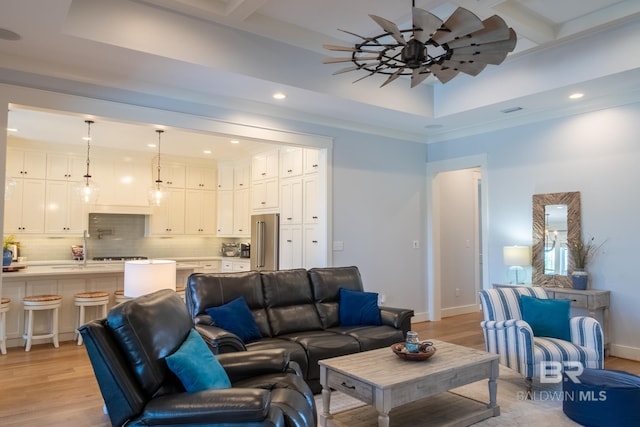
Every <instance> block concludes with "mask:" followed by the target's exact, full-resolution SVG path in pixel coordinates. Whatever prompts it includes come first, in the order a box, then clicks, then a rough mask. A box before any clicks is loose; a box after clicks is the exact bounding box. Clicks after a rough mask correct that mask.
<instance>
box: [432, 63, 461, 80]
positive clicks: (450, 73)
mask: <svg viewBox="0 0 640 427" xmlns="http://www.w3.org/2000/svg"><path fill="white" fill-rule="evenodd" d="M429 68H430V69H431V72H432V73H433V75H434V76H436V78H437V79H438V80H440V82H441V83H446V82H448V81H449V80H451V79H452V78H454V77H455V76H457V75H458V73H460V71H458V70H454V69H453V68H444V67H442V65H438V64H433V65H431V66H430V67H429Z"/></svg>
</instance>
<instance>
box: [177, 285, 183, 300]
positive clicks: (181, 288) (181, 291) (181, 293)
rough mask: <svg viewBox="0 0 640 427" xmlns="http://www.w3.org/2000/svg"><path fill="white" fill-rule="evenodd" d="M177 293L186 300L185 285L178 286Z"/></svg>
mask: <svg viewBox="0 0 640 427" xmlns="http://www.w3.org/2000/svg"><path fill="white" fill-rule="evenodd" d="M176 293H177V294H178V295H180V298H182V301H185V299H184V298H185V287H184V286H176Z"/></svg>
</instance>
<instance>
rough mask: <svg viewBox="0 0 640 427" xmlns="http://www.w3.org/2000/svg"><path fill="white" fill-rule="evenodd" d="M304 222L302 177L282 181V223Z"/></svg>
mask: <svg viewBox="0 0 640 427" xmlns="http://www.w3.org/2000/svg"><path fill="white" fill-rule="evenodd" d="M301 223H302V178H287V179H283V180H281V181H280V225H288V224H301Z"/></svg>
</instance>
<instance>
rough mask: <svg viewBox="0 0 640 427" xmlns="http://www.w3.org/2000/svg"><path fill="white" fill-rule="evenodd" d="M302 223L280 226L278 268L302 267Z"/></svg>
mask: <svg viewBox="0 0 640 427" xmlns="http://www.w3.org/2000/svg"><path fill="white" fill-rule="evenodd" d="M302 251H303V247H302V225H300V224H295V225H282V226H280V265H279V269H280V270H289V269H292V268H302V267H303V262H302Z"/></svg>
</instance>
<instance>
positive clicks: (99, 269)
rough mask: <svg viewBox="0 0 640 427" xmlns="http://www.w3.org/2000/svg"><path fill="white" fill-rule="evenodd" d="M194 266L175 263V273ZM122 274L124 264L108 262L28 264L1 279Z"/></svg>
mask: <svg viewBox="0 0 640 427" xmlns="http://www.w3.org/2000/svg"><path fill="white" fill-rule="evenodd" d="M21 265H23V264H18V263H12V264H11V266H14V267H15V266H21ZM194 267H195V266H194V265H193V264H189V263H185V262H176V271H182V270H192V269H193V268H194ZM114 273H124V262H122V261H118V262H109V261H89V262H87V264H86V265H84V264H82V263H69V262H67V263H58V264H49V265H32V264H31V263H29V264H28V266H27V267H26V268H22V269H20V270H17V271H10V272H3V273H2V279H3V280H8V279H16V278H17V279H26V278H30V277H43V276H78V275H86V274H114Z"/></svg>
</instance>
